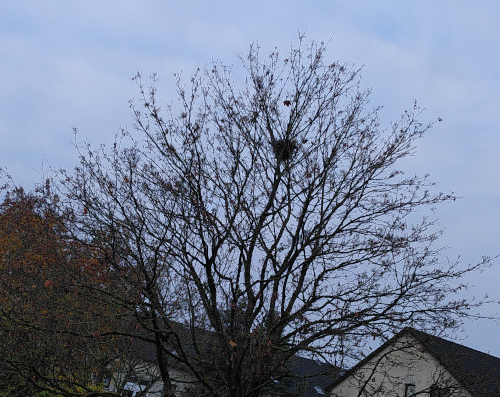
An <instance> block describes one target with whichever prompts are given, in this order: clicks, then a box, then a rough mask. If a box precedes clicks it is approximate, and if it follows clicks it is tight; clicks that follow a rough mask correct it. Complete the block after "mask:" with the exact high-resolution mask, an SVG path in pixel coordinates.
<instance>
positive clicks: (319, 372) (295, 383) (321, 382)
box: [285, 356, 341, 397]
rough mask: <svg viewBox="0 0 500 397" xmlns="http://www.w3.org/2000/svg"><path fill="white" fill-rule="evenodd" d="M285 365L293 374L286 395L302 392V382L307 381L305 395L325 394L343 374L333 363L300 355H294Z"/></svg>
mask: <svg viewBox="0 0 500 397" xmlns="http://www.w3.org/2000/svg"><path fill="white" fill-rule="evenodd" d="M285 366H286V368H287V369H288V370H289V371H290V372H291V374H292V376H293V378H292V379H290V384H289V387H288V388H287V389H286V392H285V394H286V395H296V394H297V392H300V384H301V383H302V382H307V383H305V386H306V389H305V391H304V394H303V397H321V396H324V395H326V394H327V390H328V389H329V388H330V386H331V385H332V384H333V383H334V382H335V380H336V379H338V377H339V376H340V374H341V372H340V370H339V369H338V368H336V367H334V366H333V365H331V364H327V363H323V362H318V361H315V360H311V359H309V358H306V357H300V356H294V357H292V358H291V359H290V360H289V361H288V362H287V363H286V364H285Z"/></svg>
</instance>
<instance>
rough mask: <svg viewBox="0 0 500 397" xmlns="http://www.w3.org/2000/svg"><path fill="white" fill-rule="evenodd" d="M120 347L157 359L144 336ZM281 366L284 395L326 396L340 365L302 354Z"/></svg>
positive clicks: (180, 329) (186, 338) (204, 336)
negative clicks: (282, 368)
mask: <svg viewBox="0 0 500 397" xmlns="http://www.w3.org/2000/svg"><path fill="white" fill-rule="evenodd" d="M172 326H173V328H174V329H175V331H177V335H178V336H179V337H180V339H181V341H182V343H183V347H185V346H188V348H187V351H186V352H187V353H188V354H193V355H194V348H193V343H192V341H191V336H190V334H189V333H187V332H186V328H185V326H184V325H182V324H179V323H173V324H172ZM196 333H197V335H196V338H197V340H198V339H199V340H203V341H204V343H208V344H209V341H210V340H211V339H212V338H211V336H213V332H210V331H206V330H202V329H200V328H197V329H196ZM123 351H124V352H126V354H130V355H131V356H132V357H134V358H135V359H139V360H141V361H145V362H149V363H153V364H154V363H155V362H156V347H155V345H154V344H153V343H151V342H147V341H145V340H143V339H140V338H134V339H133V340H132V341H131V342H130V343H129V344H128V345H127V346H124V350H123ZM170 365H171V366H172V368H176V367H177V368H180V367H181V366H180V365H179V364H178V363H177V362H176V361H174V360H172V361H171V363H170ZM283 367H284V371H283V372H282V373H281V375H282V378H281V379H279V381H277V386H278V388H279V389H280V390H281V391H282V394H283V395H284V396H302V397H325V395H326V390H328V389H329V388H330V386H331V385H332V384H333V383H334V382H335V380H336V379H337V378H338V377H339V376H340V369H339V368H337V367H335V366H333V365H331V364H328V363H324V362H319V361H316V360H312V359H310V358H306V357H301V356H293V357H291V358H290V359H288V360H287V361H286V363H285V364H284V365H283Z"/></svg>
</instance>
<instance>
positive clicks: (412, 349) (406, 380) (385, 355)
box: [330, 328, 500, 397]
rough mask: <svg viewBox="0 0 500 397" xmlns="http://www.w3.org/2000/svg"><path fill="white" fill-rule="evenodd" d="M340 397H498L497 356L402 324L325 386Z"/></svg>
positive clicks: (499, 384)
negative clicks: (384, 341)
mask: <svg viewBox="0 0 500 397" xmlns="http://www.w3.org/2000/svg"><path fill="white" fill-rule="evenodd" d="M330 391H331V395H332V397H336V396H342V397H351V396H384V397H391V396H398V397H403V396H405V395H411V393H414V394H413V395H416V396H418V395H426V396H448V395H450V396H460V397H462V396H467V397H469V396H473V397H492V396H499V395H500V359H499V358H496V357H493V356H491V355H489V354H485V353H482V352H479V351H477V350H474V349H470V348H468V347H465V346H462V345H460V344H458V343H454V342H451V341H448V340H445V339H442V338H438V337H436V336H432V335H429V334H426V333H424V332H421V331H416V330H414V329H411V328H405V329H404V330H403V331H401V332H400V333H398V334H397V335H396V336H395V337H394V338H392V339H391V340H389V341H388V342H387V343H385V344H384V345H382V346H381V347H379V348H378V349H377V350H375V351H374V352H373V353H372V354H370V355H369V356H368V357H366V358H365V359H364V360H362V361H361V362H360V363H358V364H357V365H356V366H354V367H353V368H352V369H351V370H349V371H348V372H347V373H346V374H345V375H344V376H342V377H341V378H340V379H339V380H337V381H336V382H335V383H334V384H333V385H332V387H331V388H330Z"/></svg>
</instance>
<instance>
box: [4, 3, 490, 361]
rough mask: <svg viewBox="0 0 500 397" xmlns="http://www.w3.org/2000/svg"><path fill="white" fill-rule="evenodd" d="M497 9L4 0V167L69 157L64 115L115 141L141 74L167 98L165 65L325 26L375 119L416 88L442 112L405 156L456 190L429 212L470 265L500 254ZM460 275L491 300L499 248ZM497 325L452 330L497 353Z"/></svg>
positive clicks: (400, 105)
mask: <svg viewBox="0 0 500 397" xmlns="http://www.w3.org/2000/svg"><path fill="white" fill-rule="evenodd" d="M499 19H500V2H499V1H498V0H478V1H463V0H439V1H436V0H413V1H407V0H383V1H382V0H380V1H378V0H308V1H305V0H302V1H300V0H287V1H284V0H283V1H282V0H267V1H263V0H252V1H246V2H239V1H235V0H231V1H230V0H217V1H215V0H205V1H202V0H198V1H195V0H182V1H181V0H178V1H170V0H141V1H132V0H119V1H118V0H114V1H111V0H85V1H79V2H77V1H68V0H45V1H43V2H42V1H37V0H17V1H3V2H0V142H1V144H0V167H7V169H8V171H9V173H10V174H11V175H12V176H13V177H14V180H15V182H16V183H17V184H18V185H22V186H26V187H29V186H31V185H32V184H33V183H35V182H38V181H40V175H41V173H42V163H43V162H48V163H49V164H50V165H51V166H53V167H59V166H62V167H65V168H67V169H71V168H72V167H73V166H74V165H75V163H76V161H77V153H76V151H75V149H74V148H73V147H72V146H71V144H70V141H71V140H72V139H73V135H72V127H74V126H77V127H78V129H79V131H80V135H81V137H87V138H88V140H89V141H90V142H91V143H92V144H93V145H97V144H99V143H109V142H111V141H112V139H113V133H114V132H115V131H116V130H117V129H118V128H119V127H126V126H127V125H129V124H130V123H131V117H130V109H129V107H128V101H129V100H130V99H133V98H134V97H137V95H138V90H137V86H136V85H135V83H134V82H132V81H131V77H133V76H134V75H135V74H136V73H137V72H142V73H143V75H145V76H148V75H149V74H150V73H153V72H156V73H158V76H159V79H160V84H159V89H160V95H161V97H162V98H164V100H165V101H167V100H174V99H175V95H174V92H173V89H172V83H173V81H174V80H173V73H175V72H180V71H182V72H183V74H184V75H186V76H188V75H189V74H191V73H192V72H193V71H194V70H195V69H196V68H197V67H198V66H204V65H207V64H209V63H210V62H211V61H212V60H214V59H220V60H222V61H223V62H224V63H226V64H234V65H235V69H236V70H238V67H239V61H238V58H237V54H238V53H244V52H246V51H247V50H248V46H249V44H250V43H252V42H258V43H259V44H260V46H261V48H262V51H263V52H268V51H269V50H271V49H273V48H274V47H278V48H280V49H282V50H283V51H286V50H287V49H288V48H289V47H290V44H291V43H297V41H298V32H299V31H300V32H305V35H306V36H307V38H308V39H309V40H316V41H320V40H328V39H330V38H333V39H332V41H331V43H330V45H329V50H328V53H327V58H328V59H329V60H331V61H335V60H337V59H338V60H341V61H343V62H353V63H355V64H356V65H358V66H363V65H364V68H363V82H364V84H365V85H367V86H369V87H372V88H373V92H374V93H373V96H372V103H371V104H372V105H373V106H377V105H383V106H384V110H383V113H382V121H383V122H384V123H389V121H390V120H394V119H397V118H398V117H399V115H400V114H401V113H402V111H403V110H404V109H405V108H409V107H411V105H412V102H413V100H414V99H416V100H418V103H419V104H420V105H421V106H423V107H425V108H426V112H425V114H424V116H423V121H426V120H434V119H437V118H438V117H441V118H442V119H444V121H443V122H441V123H439V124H438V125H437V126H436V128H435V129H434V130H432V131H431V133H430V134H429V135H428V136H427V137H426V138H424V139H423V140H422V141H421V142H420V144H419V147H418V152H417V155H416V156H415V157H414V158H412V159H410V160H408V161H407V162H406V164H404V167H405V169H406V170H407V172H415V173H417V174H424V173H430V174H431V179H433V180H434V181H437V182H439V189H440V190H442V191H444V192H448V191H454V192H456V193H457V194H458V195H460V196H463V199H461V200H459V201H457V202H455V203H453V204H450V205H449V206H447V207H442V208H440V209H439V211H438V213H437V216H438V217H439V221H440V223H441V224H442V225H443V226H446V234H445V236H444V237H443V239H442V242H441V243H442V245H445V246H448V247H449V249H448V251H447V255H448V256H449V257H450V258H451V259H456V258H457V257H458V256H459V255H460V256H461V260H462V262H463V263H464V264H467V263H474V262H477V261H479V260H480V258H481V256H482V255H490V256H494V255H497V254H500V245H499V244H498V243H497V242H498V240H499V237H500V222H499V219H500V206H499V204H500V200H499V199H500V175H499V172H498V170H499V166H500V155H499V154H498V150H499V148H500V52H499V49H500V24H498V20H499ZM237 73H238V72H237ZM468 281H469V282H470V284H471V286H475V288H474V289H473V294H475V295H476V296H483V295H484V294H485V293H488V294H489V295H490V296H494V297H496V298H497V299H498V300H500V288H499V286H498V283H499V281H500V260H499V261H497V262H496V264H495V265H494V266H493V268H492V269H490V270H488V271H486V272H484V273H481V274H477V275H475V276H474V277H471V278H470V279H469V280H468ZM499 309H500V306H499V307H490V308H486V309H485V313H493V312H496V311H497V310H499ZM499 330H500V326H499V325H498V323H496V322H486V321H481V322H476V323H470V322H468V323H467V324H466V325H465V332H464V333H463V334H459V335H458V337H460V338H465V340H464V341H463V343H464V344H466V345H468V346H471V347H474V348H476V349H479V350H482V351H490V352H491V353H492V354H494V355H496V356H499V357H500V339H499V338H498V335H499V334H500V332H499Z"/></svg>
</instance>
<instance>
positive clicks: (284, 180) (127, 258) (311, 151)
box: [53, 41, 489, 397]
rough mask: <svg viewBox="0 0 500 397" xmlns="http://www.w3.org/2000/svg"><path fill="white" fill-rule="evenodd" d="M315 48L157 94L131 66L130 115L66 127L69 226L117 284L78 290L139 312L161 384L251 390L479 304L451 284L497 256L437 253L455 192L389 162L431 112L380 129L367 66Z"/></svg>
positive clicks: (167, 389) (216, 70) (235, 394)
mask: <svg viewBox="0 0 500 397" xmlns="http://www.w3.org/2000/svg"><path fill="white" fill-rule="evenodd" d="M325 50H326V45H325V44H323V43H312V44H310V45H305V44H304V43H303V42H302V41H301V43H300V44H299V46H297V47H292V48H291V49H290V52H289V53H287V54H286V56H285V57H283V56H281V55H280V53H279V52H278V51H277V50H276V51H274V52H272V53H271V54H270V55H269V56H268V57H265V58H262V57H261V56H260V54H259V48H258V46H256V45H253V46H251V48H250V51H249V54H248V57H246V58H242V59H241V60H242V64H243V67H244V70H245V72H246V75H247V77H246V80H245V81H244V83H242V84H241V85H239V84H237V83H235V82H234V81H233V75H232V68H231V67H226V66H224V65H223V64H221V63H219V62H214V63H213V64H212V65H210V66H209V67H208V68H206V69H204V70H201V69H198V71H197V72H196V73H195V74H194V75H193V76H192V77H191V79H190V80H189V82H184V80H183V79H182V78H181V77H180V76H178V81H177V85H176V87H177V94H178V101H177V102H175V103H172V104H167V105H163V106H161V105H160V104H159V103H158V100H157V87H156V86H157V79H156V76H155V75H153V76H152V81H151V86H150V87H146V86H144V85H143V83H142V80H141V77H140V75H138V76H136V78H135V81H136V82H137V84H138V87H139V90H140V93H141V96H140V98H139V99H138V100H136V101H132V102H131V109H132V117H133V120H134V124H133V127H134V128H133V130H132V131H128V130H120V131H119V133H118V134H117V135H116V141H115V144H114V146H113V147H111V148H106V147H104V146H100V147H98V148H97V149H92V147H91V146H90V144H88V143H87V142H83V143H78V142H77V141H75V145H76V147H77V149H78V151H79V153H80V162H79V165H78V166H77V167H76V168H75V170H74V172H67V171H64V170H61V171H60V172H59V174H58V177H59V179H57V178H55V179H54V181H53V185H54V186H57V188H58V189H59V196H60V200H59V201H58V202H57V203H55V206H56V207H57V208H58V209H59V211H60V213H61V214H62V213H64V214H65V215H64V216H65V218H64V219H65V227H66V228H67V232H68V233H69V234H70V235H71V238H72V239H73V240H74V241H78V243H79V244H81V245H82V246H83V247H85V249H86V250H87V252H89V253H91V254H92V255H93V256H94V257H95V258H98V259H99V261H102V262H100V263H105V267H104V268H103V269H105V270H103V272H105V273H106V277H108V278H109V279H110V280H112V283H113V285H114V286H115V287H114V288H115V289H114V290H110V289H109V288H104V287H103V285H102V284H100V283H96V282H95V281H94V280H93V277H94V275H92V274H91V277H87V276H85V277H80V276H79V277H80V284H81V286H82V288H84V289H85V290H86V291H88V294H91V295H92V296H93V297H95V298H96V299H101V300H102V301H103V302H107V303H109V304H113V305H116V307H119V308H120V310H123V311H124V312H126V313H128V314H129V317H128V318H129V319H130V318H133V319H134V324H136V329H140V332H137V333H134V332H132V331H131V330H127V331H122V332H121V333H119V334H120V335H123V336H127V337H131V338H138V339H140V340H141V341H142V342H146V343H149V344H151V345H152V346H154V347H155V354H156V356H155V357H156V358H155V359H156V362H157V365H158V368H159V372H160V375H159V376H160V378H161V380H162V381H163V382H164V385H165V386H164V393H165V394H166V395H171V394H172V393H173V389H172V387H171V379H170V372H169V371H170V369H171V368H172V367H173V366H174V367H176V368H177V367H178V366H182V368H183V369H184V370H185V371H186V372H187V373H189V375H190V377H191V378H190V379H193V382H195V383H196V386H197V389H196V390H198V391H199V392H200V393H203V395H211V396H232V397H250V396H252V397H258V396H261V395H263V394H265V391H266V390H269V387H271V386H272V384H273V383H275V382H276V381H279V380H282V379H285V378H287V377H290V376H291V374H290V371H287V369H286V368H287V363H288V362H289V360H291V359H292V358H293V357H296V356H301V355H302V356H308V357H314V358H316V359H319V360H322V361H327V362H330V363H333V364H335V365H337V366H344V365H345V363H346V362H348V360H349V359H357V358H359V357H360V356H361V354H362V351H363V347H364V346H365V345H366V343H367V341H368V340H372V339H377V338H378V339H383V340H385V339H386V338H388V337H390V336H391V335H393V334H394V333H395V332H396V331H398V330H400V329H402V328H403V327H405V326H408V325H410V326H413V327H416V328H419V329H423V330H427V331H434V332H436V331H437V330H442V329H446V328H454V327H458V326H459V325H460V319H461V318H463V317H465V316H468V315H469V309H471V307H472V306H475V305H480V304H481V302H475V303H470V302H467V301H466V300H465V299H463V298H461V297H460V296H457V295H455V292H457V291H458V290H460V288H461V286H462V281H461V279H462V277H463V276H464V275H465V274H466V273H468V272H472V271H475V270H477V269H479V268H480V267H481V266H483V265H486V264H488V261H489V259H488V258H483V260H482V261H481V263H479V264H477V265H472V266H461V265H460V264H459V263H458V262H450V261H448V260H446V259H444V258H443V257H442V249H441V248H440V247H439V246H437V245H436V242H437V240H438V238H439V236H440V235H441V233H442V231H441V230H440V229H439V227H437V225H436V224H435V221H434V220H433V219H432V218H431V217H429V215H430V216H432V211H433V210H434V209H435V208H436V207H437V206H438V205H440V204H444V203H447V202H449V201H451V200H455V199H456V197H455V196H454V195H453V194H452V193H440V192H437V191H435V190H436V187H435V184H434V183H432V182H430V181H429V180H428V177H427V176H423V177H420V176H416V175H409V176H407V175H405V174H404V173H403V171H401V170H400V169H399V168H398V164H399V162H400V160H401V159H403V158H405V157H408V156H412V155H414V154H415V145H416V142H417V140H418V139H419V138H421V137H422V136H423V135H424V134H425V133H427V132H428V130H429V129H430V128H431V127H432V126H433V125H434V123H433V122H430V123H422V122H421V121H420V118H421V116H422V115H421V113H422V110H421V109H420V108H419V107H418V106H417V105H416V104H414V106H413V107H412V108H411V109H409V110H407V111H405V112H404V113H403V114H402V116H401V117H400V118H399V119H397V120H396V121H394V122H393V123H392V124H391V125H389V126H387V127H381V126H380V123H379V113H380V108H377V107H375V108H370V107H369V106H370V105H369V99H370V90H369V89H364V88H362V86H361V83H360V70H359V69H357V68H355V67H354V66H352V65H348V64H342V63H340V62H333V63H329V62H327V61H326V58H325ZM138 134H139V135H138ZM56 179H57V180H56ZM420 211H422V215H423V216H422V218H421V219H417V216H416V215H418V213H419V212H420Z"/></svg>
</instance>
